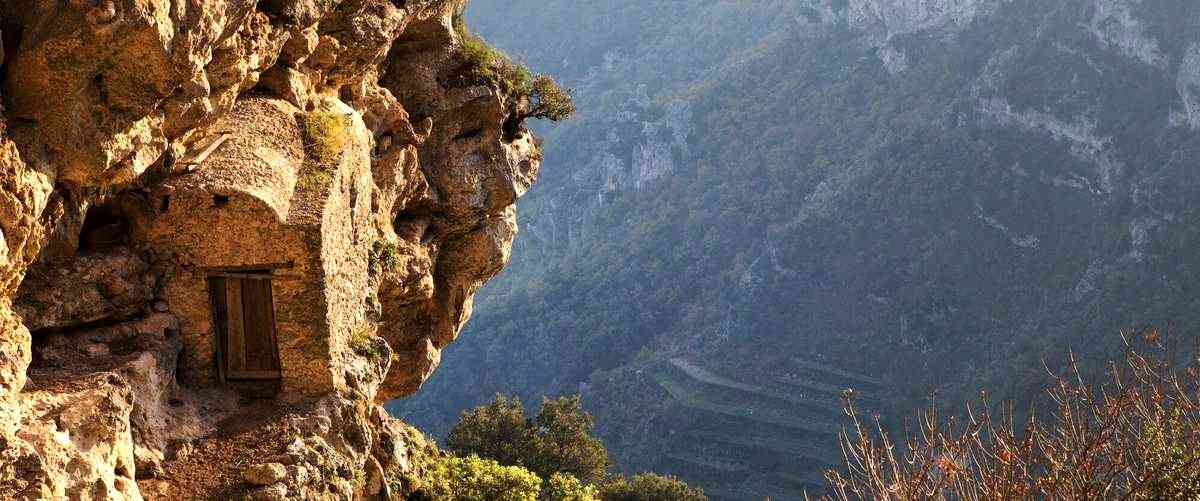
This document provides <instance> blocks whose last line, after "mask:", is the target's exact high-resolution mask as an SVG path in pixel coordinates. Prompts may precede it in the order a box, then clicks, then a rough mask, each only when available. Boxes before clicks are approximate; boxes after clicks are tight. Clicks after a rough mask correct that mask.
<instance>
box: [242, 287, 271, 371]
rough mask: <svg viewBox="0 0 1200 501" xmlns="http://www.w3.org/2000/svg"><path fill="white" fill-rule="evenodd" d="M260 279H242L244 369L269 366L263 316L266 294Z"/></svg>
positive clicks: (266, 334) (268, 352)
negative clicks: (244, 327) (244, 323)
mask: <svg viewBox="0 0 1200 501" xmlns="http://www.w3.org/2000/svg"><path fill="white" fill-rule="evenodd" d="M264 283H266V282H264V281H262V280H242V308H243V311H244V314H245V318H246V366H245V369H246V370H255V371H258V370H264V369H267V368H269V367H270V364H269V362H268V359H269V358H270V351H271V347H270V346H269V345H268V344H267V340H268V338H269V334H268V333H267V322H266V318H265V316H266V315H265V310H266V307H267V305H266V294H264V291H263V284H264Z"/></svg>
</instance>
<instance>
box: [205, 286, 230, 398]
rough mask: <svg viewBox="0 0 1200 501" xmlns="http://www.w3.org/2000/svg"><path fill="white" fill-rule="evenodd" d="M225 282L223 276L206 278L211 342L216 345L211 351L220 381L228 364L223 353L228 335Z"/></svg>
mask: <svg viewBox="0 0 1200 501" xmlns="http://www.w3.org/2000/svg"><path fill="white" fill-rule="evenodd" d="M225 282H226V280H225V279H224V278H219V277H210V278H209V279H208V293H209V300H210V304H211V306H212V331H213V336H214V337H215V339H214V343H213V344H215V345H216V346H214V347H213V353H214V354H215V357H214V358H216V366H217V377H219V378H220V379H221V380H222V381H223V380H224V379H225V377H226V374H228V373H229V366H228V364H227V363H226V360H225V353H228V351H229V349H228V347H227V346H228V343H229V335H228V334H227V332H226V331H227V330H228V322H229V320H228V315H227V314H226V310H227V309H228V307H227V306H226V303H225V302H226V301H227V299H226V297H225Z"/></svg>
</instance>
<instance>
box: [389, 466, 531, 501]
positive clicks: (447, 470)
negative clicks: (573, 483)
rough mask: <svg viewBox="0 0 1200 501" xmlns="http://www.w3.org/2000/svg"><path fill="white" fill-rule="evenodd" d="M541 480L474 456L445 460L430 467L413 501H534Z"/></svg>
mask: <svg viewBox="0 0 1200 501" xmlns="http://www.w3.org/2000/svg"><path fill="white" fill-rule="evenodd" d="M541 486H542V480H541V479H540V478H538V477H537V475H534V474H533V473H532V472H530V471H529V470H526V469H524V468H521V467H518V466H501V465H500V463H497V462H495V461H493V460H490V459H481V458H479V457H477V456H471V457H467V458H460V457H446V458H443V459H441V460H439V461H437V462H436V463H435V464H433V465H432V467H431V468H430V471H429V472H428V473H427V474H426V476H425V478H424V479H423V482H422V487H421V488H420V489H419V490H418V492H417V493H415V494H414V496H413V497H414V498H417V499H428V500H436V501H449V500H455V501H537V499H538V494H539V493H540V492H541Z"/></svg>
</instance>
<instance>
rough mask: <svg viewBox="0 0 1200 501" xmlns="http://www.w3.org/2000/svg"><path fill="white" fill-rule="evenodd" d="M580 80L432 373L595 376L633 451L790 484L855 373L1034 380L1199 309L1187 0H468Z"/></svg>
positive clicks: (1199, 92) (590, 389) (891, 399)
mask: <svg viewBox="0 0 1200 501" xmlns="http://www.w3.org/2000/svg"><path fill="white" fill-rule="evenodd" d="M467 17H468V20H469V24H470V25H471V26H472V27H473V28H474V29H475V31H477V32H478V33H480V34H481V35H483V36H484V37H485V38H486V39H488V40H489V41H490V42H492V43H493V44H495V45H496V46H498V47H501V48H503V49H504V50H506V51H508V52H509V53H510V54H512V55H513V56H514V57H516V58H517V59H519V60H523V61H525V62H526V63H528V64H529V65H530V66H531V67H533V68H534V69H536V70H538V71H541V72H547V73H552V74H554V75H556V76H557V77H559V79H560V80H561V81H562V82H563V83H564V84H565V85H567V86H570V87H573V88H574V89H575V91H576V97H577V103H578V106H579V110H580V111H579V115H578V117H577V118H576V119H574V120H572V121H570V122H568V123H565V124H560V125H555V126H551V127H544V128H543V129H542V130H540V131H539V132H541V133H542V134H543V135H544V136H545V137H546V144H547V148H546V161H545V164H544V167H543V171H542V177H541V180H540V181H539V183H538V185H537V186H536V187H535V188H534V190H533V191H531V193H530V194H529V195H528V196H527V198H525V199H524V200H523V202H522V204H523V205H522V207H521V228H522V233H521V235H520V236H519V237H518V239H517V243H516V246H515V248H514V251H513V260H512V264H511V265H510V266H509V267H508V268H507V269H506V271H505V272H504V273H503V275H502V276H501V277H499V278H498V279H497V280H495V281H493V282H491V283H489V284H488V285H487V286H486V287H485V289H484V290H483V291H482V292H481V293H480V295H479V296H478V298H477V301H476V310H475V316H474V317H473V319H472V321H471V324H470V326H469V327H468V329H467V331H466V332H465V333H464V334H463V336H462V339H461V340H460V341H459V342H458V343H456V344H453V345H451V347H450V348H449V349H448V351H447V352H446V354H445V356H444V357H443V360H442V367H441V368H440V369H439V371H438V372H437V374H436V375H435V376H434V377H433V379H431V380H430V382H429V383H428V384H427V385H426V386H425V388H424V389H422V391H421V392H420V393H418V394H417V395H416V396H415V397H412V398H410V399H408V400H404V401H400V402H396V403H394V404H393V409H394V411H395V412H396V413H397V414H398V415H400V416H401V417H403V418H405V419H406V420H408V421H410V422H412V423H414V424H417V425H420V426H422V427H423V428H424V429H425V430H426V431H428V432H430V433H432V434H434V435H435V436H441V435H442V434H444V433H445V432H446V431H447V430H448V427H449V426H450V425H451V424H452V423H453V422H454V420H455V419H456V417H457V413H458V411H459V410H461V409H463V408H467V407H470V406H473V405H477V404H479V403H482V402H484V401H487V400H489V399H490V398H491V396H492V395H493V394H494V393H496V392H504V393H516V394H519V395H521V396H522V397H524V398H525V399H526V400H527V401H529V402H530V403H534V402H536V400H537V399H538V398H539V397H540V396H541V395H544V394H561V393H574V392H578V391H583V393H584V400H585V405H586V406H587V408H588V409H589V410H590V411H592V412H593V413H594V414H595V415H596V418H597V421H598V423H599V431H600V435H601V437H602V438H603V439H604V441H605V443H606V444H607V446H608V447H609V449H610V451H612V452H613V453H614V454H615V455H616V459H617V460H618V461H619V462H620V464H621V466H622V467H623V468H625V469H627V470H641V469H655V470H657V471H660V472H664V473H675V474H679V475H682V476H684V477H685V478H687V479H688V480H690V481H692V482H694V483H696V484H698V485H700V486H703V487H705V488H706V490H707V491H708V492H709V493H710V494H712V495H714V497H716V498H730V499H750V498H752V497H754V496H759V497H760V498H761V495H764V494H769V495H771V496H772V498H773V499H777V500H778V499H792V497H789V496H795V495H797V493H799V492H800V489H802V488H804V487H805V486H810V485H812V484H813V483H814V482H816V480H817V476H816V475H817V472H818V471H819V470H820V469H821V468H823V467H825V466H826V465H829V464H830V462H831V461H833V460H834V459H836V451H835V447H834V446H835V443H836V439H835V438H834V430H836V424H837V423H838V418H839V415H838V412H837V409H838V405H839V403H838V394H839V393H840V390H841V388H844V387H847V386H854V387H856V388H858V389H860V391H861V392H862V393H863V394H865V398H866V400H865V403H866V405H868V406H870V407H874V408H877V409H879V410H880V411H882V412H883V413H884V415H886V416H895V415H901V414H907V413H909V412H910V411H911V410H912V409H913V408H915V407H916V406H921V405H925V404H927V403H928V402H929V400H930V398H931V396H932V395H934V394H935V393H936V395H937V399H938V400H939V401H941V402H946V401H955V402H957V401H961V400H963V399H966V398H970V397H971V396H972V395H974V394H975V393H976V392H977V391H978V389H980V388H983V387H987V388H989V389H990V391H991V393H992V394H993V395H997V397H994V398H1003V397H1020V399H1021V401H1022V402H1023V403H1024V402H1029V401H1030V400H1031V399H1030V397H1029V396H1028V395H1029V393H1030V392H1031V391H1034V390H1035V389H1036V388H1037V387H1038V386H1039V385H1040V384H1041V383H1042V382H1044V380H1045V369H1044V368H1043V367H1042V365H1041V364H1042V361H1043V360H1044V361H1045V362H1046V363H1047V365H1048V366H1049V367H1050V368H1051V369H1052V370H1053V369H1056V368H1059V367H1061V364H1062V362H1063V359H1064V357H1065V355H1066V353H1067V350H1074V351H1075V352H1076V353H1078V354H1079V355H1080V356H1081V357H1082V358H1083V359H1084V360H1085V362H1086V365H1087V367H1090V368H1096V367H1098V366H1099V363H1098V361H1100V360H1103V359H1107V358H1111V357H1112V356H1113V355H1114V353H1116V352H1115V351H1114V350H1116V349H1117V345H1118V343H1119V339H1118V338H1117V336H1116V332H1117V329H1119V328H1122V327H1131V326H1139V325H1144V324H1149V323H1157V324H1160V325H1168V324H1170V325H1171V326H1173V329H1174V330H1175V331H1176V332H1195V331H1196V330H1197V327H1200V290H1198V289H1200V280H1198V279H1200V253H1198V252H1197V249H1200V225H1197V216H1198V214H1197V204H1196V203H1195V201H1196V200H1197V196H1198V195H1200V175H1198V174H1197V171H1196V170H1197V169H1200V163H1198V161H1200V136H1198V135H1197V131H1198V130H1200V4H1197V3H1196V2H1194V1H1191V0H1055V1H1053V2H1046V1H1044V0H1011V1H1002V0H759V1H751V0H740V1H738V0H588V1H583V0H472V1H471V3H470V7H469V9H468V13H467Z"/></svg>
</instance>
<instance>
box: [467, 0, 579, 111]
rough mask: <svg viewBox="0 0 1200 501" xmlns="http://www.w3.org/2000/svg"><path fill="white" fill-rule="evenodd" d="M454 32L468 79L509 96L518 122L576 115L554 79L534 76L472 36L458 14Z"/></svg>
mask: <svg viewBox="0 0 1200 501" xmlns="http://www.w3.org/2000/svg"><path fill="white" fill-rule="evenodd" d="M454 29H455V31H457V32H458V36H459V39H460V40H461V41H462V48H461V55H462V58H463V61H464V64H465V66H466V74H467V76H468V77H469V78H470V79H472V80H474V81H476V82H478V83H486V84H490V85H493V86H495V87H496V88H498V89H500V90H501V92H503V93H504V94H505V95H506V96H508V97H509V100H510V105H511V106H512V107H513V109H512V110H510V112H511V113H512V114H513V116H514V117H515V118H516V122H517V123H520V122H522V121H524V120H527V119H530V118H535V119H544V120H550V121H554V122H558V121H561V120H566V119H567V118H570V117H571V116H572V115H574V114H575V103H574V100H573V99H572V97H571V91H570V90H568V89H564V88H562V87H561V86H559V85H558V82H556V81H555V80H554V78H553V77H551V76H549V75H538V76H537V77H534V76H533V73H531V72H530V71H529V69H528V68H526V67H524V66H522V65H520V64H518V63H516V62H513V60H512V59H511V58H509V57H508V56H507V55H506V54H504V53H503V52H501V51H500V50H498V49H496V48H495V47H492V46H491V45H489V44H488V43H487V42H486V41H484V40H483V39H482V38H480V37H479V36H477V35H475V34H473V33H471V32H470V30H468V29H467V26H466V22H465V21H464V20H463V18H462V16H461V15H460V16H457V17H455V18H454Z"/></svg>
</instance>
